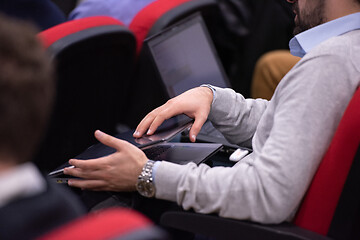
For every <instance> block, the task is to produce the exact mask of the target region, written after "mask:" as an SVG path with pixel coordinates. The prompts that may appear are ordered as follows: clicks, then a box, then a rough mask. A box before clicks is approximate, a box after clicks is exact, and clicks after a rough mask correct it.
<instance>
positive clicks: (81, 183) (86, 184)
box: [68, 179, 107, 190]
mask: <svg viewBox="0 0 360 240" xmlns="http://www.w3.org/2000/svg"><path fill="white" fill-rule="evenodd" d="M68 185H69V186H71V187H77V188H82V189H89V190H94V189H98V190H101V189H103V190H105V189H106V188H107V182H105V181H103V180H81V179H69V180H68Z"/></svg>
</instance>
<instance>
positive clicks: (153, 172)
mask: <svg viewBox="0 0 360 240" xmlns="http://www.w3.org/2000/svg"><path fill="white" fill-rule="evenodd" d="M160 163H161V161H156V162H155V163H154V166H153V169H152V175H151V177H152V179H153V183H155V176H156V169H157V168H158V167H159V165H160Z"/></svg>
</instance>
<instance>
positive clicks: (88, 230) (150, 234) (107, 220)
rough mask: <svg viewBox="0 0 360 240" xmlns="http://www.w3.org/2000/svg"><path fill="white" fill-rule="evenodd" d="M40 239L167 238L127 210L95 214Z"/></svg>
mask: <svg viewBox="0 0 360 240" xmlns="http://www.w3.org/2000/svg"><path fill="white" fill-rule="evenodd" d="M40 239H41V240H69V239H77V240H81V239H84V240H85V239H86V240H106V239H119V240H120V239H133V240H137V239H138V240H146V239H153V240H155V239H166V234H165V233H164V232H162V231H160V230H159V229H158V228H156V227H155V226H154V225H153V224H152V222H151V221H150V220H148V219H147V218H145V217H144V216H143V215H141V214H140V213H137V212H135V211H132V210H129V209H118V208H114V209H107V210H101V211H99V212H94V213H90V214H88V215H86V216H85V217H82V218H80V219H78V220H75V221H73V222H70V223H68V224H66V225H65V226H62V227H60V228H58V229H55V230H54V231H52V232H50V233H48V234H46V235H44V236H43V237H41V238H40Z"/></svg>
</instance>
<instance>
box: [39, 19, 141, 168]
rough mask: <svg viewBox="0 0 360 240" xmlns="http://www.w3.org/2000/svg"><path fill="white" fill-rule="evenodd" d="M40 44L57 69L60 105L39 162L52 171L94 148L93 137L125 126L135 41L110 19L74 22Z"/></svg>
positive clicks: (48, 34)
mask: <svg viewBox="0 0 360 240" xmlns="http://www.w3.org/2000/svg"><path fill="white" fill-rule="evenodd" d="M38 36H39V38H40V39H41V40H42V42H43V43H44V46H45V47H46V48H47V51H48V53H49V54H50V55H51V56H52V58H53V59H54V64H55V65H56V67H55V70H56V78H57V88H56V91H57V93H56V99H55V105H54V110H53V113H52V116H51V119H50V122H49V129H48V131H47V133H46V136H45V139H44V141H43V143H42V145H41V147H40V149H39V153H38V154H37V156H36V157H35V158H34V161H35V163H37V165H38V166H39V167H40V168H41V169H42V170H44V171H51V170H53V169H54V168H56V167H58V166H60V165H61V164H63V163H64V162H66V161H68V159H69V158H73V157H75V156H76V155H78V154H79V153H81V152H82V151H84V150H85V149H86V148H88V147H89V146H91V145H92V144H94V143H95V139H94V135H93V134H94V131H95V130H96V129H102V130H103V131H107V132H109V133H113V134H114V133H116V124H117V123H119V122H121V123H125V122H126V110H127V104H128V102H129V101H128V97H129V95H130V91H129V90H130V89H129V83H130V81H131V78H132V74H133V70H134V65H135V63H134V61H135V46H136V42H135V37H134V35H133V34H132V33H131V31H130V30H129V29H128V28H126V27H124V26H123V24H122V23H121V22H119V21H118V20H116V19H113V18H111V17H103V16H99V17H88V18H83V19H78V20H73V21H69V22H66V23H63V24H60V25H57V26H55V27H52V28H50V29H47V30H45V31H43V32H41V33H40V34H39V35H38Z"/></svg>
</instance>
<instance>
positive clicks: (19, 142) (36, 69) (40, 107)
mask: <svg viewBox="0 0 360 240" xmlns="http://www.w3.org/2000/svg"><path fill="white" fill-rule="evenodd" d="M36 32H37V31H36V30H35V29H34V28H33V26H31V25H30V24H27V23H24V22H20V21H15V20H13V19H9V18H7V17H5V16H3V15H0V161H9V164H18V163H22V162H25V161H28V160H30V159H31V156H32V155H33V154H34V151H35V150H36V147H37V145H38V143H39V141H40V139H41V137H42V134H43V131H44V130H45V125H46V122H47V118H48V115H49V111H50V107H51V105H52V99H53V93H54V82H53V78H52V67H51V65H50V61H49V59H48V58H47V56H46V54H45V52H44V49H43V47H42V46H41V44H40V43H39V41H38V40H37V38H36Z"/></svg>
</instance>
